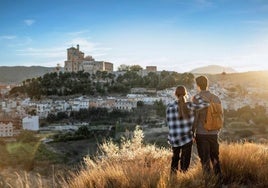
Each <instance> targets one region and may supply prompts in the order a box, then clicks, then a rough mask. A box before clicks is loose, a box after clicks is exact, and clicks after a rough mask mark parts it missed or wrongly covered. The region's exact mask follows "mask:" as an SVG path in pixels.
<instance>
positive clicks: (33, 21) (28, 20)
mask: <svg viewBox="0 0 268 188" xmlns="http://www.w3.org/2000/svg"><path fill="white" fill-rule="evenodd" d="M24 23H25V24H26V25H27V26H31V25H33V24H34V23H35V20H32V19H27V20H24Z"/></svg>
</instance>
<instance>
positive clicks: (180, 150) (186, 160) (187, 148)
mask: <svg viewBox="0 0 268 188" xmlns="http://www.w3.org/2000/svg"><path fill="white" fill-rule="evenodd" d="M192 145H193V142H189V143H187V144H185V145H183V146H179V147H172V151H173V156H172V161H171V172H172V173H176V172H177V171H178V165H179V161H180V169H181V171H182V172H186V171H187V170H188V168H189V165H190V160H191V152H192Z"/></svg>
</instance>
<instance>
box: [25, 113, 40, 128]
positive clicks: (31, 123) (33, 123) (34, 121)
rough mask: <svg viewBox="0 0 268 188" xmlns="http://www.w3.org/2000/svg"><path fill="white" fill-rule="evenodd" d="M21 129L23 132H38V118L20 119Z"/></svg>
mask: <svg viewBox="0 0 268 188" xmlns="http://www.w3.org/2000/svg"><path fill="white" fill-rule="evenodd" d="M22 127H23V129H24V130H31V131H38V130H39V117H38V116H29V117H28V116H27V117H25V118H23V119H22Z"/></svg>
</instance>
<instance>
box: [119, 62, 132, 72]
mask: <svg viewBox="0 0 268 188" xmlns="http://www.w3.org/2000/svg"><path fill="white" fill-rule="evenodd" d="M129 70H130V67H129V66H128V65H125V64H122V65H120V66H119V67H118V71H129Z"/></svg>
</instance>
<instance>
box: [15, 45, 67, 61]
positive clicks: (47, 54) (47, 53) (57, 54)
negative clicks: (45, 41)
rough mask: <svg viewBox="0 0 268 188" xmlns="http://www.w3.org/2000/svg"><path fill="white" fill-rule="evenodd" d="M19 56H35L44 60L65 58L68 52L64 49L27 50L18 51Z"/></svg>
mask: <svg viewBox="0 0 268 188" xmlns="http://www.w3.org/2000/svg"><path fill="white" fill-rule="evenodd" d="M17 55H20V56H35V57H40V59H42V58H64V57H65V56H66V52H65V50H64V48H58V47H57V48H39V49H38V48H26V49H23V50H17Z"/></svg>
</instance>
